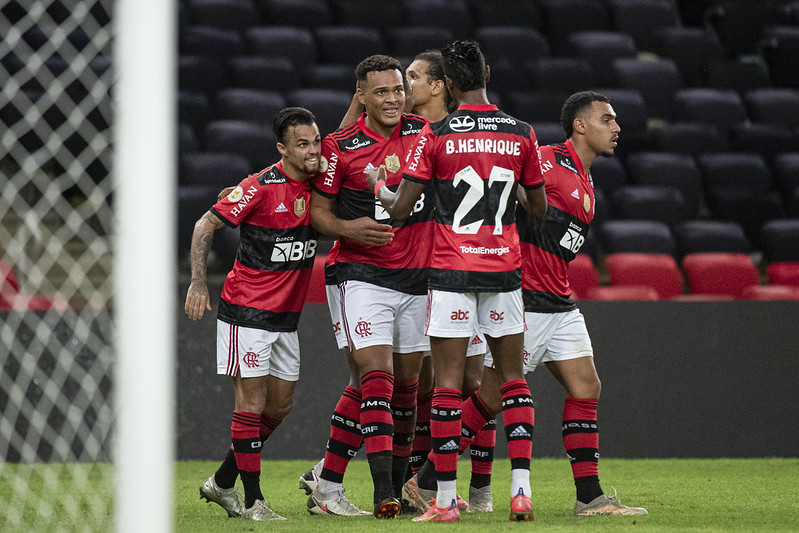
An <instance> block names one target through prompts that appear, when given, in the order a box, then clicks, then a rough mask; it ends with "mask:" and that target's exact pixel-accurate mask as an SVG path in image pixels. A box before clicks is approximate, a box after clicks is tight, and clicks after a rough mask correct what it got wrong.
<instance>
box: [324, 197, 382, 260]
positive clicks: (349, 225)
mask: <svg viewBox="0 0 799 533" xmlns="http://www.w3.org/2000/svg"><path fill="white" fill-rule="evenodd" d="M311 225H312V226H313V227H314V229H315V230H316V231H318V232H319V233H322V234H324V235H328V236H330V237H332V238H334V239H338V238H340V237H347V238H348V239H352V240H355V241H358V242H360V243H362V244H366V245H369V246H383V245H384V244H388V243H389V242H391V240H392V239H393V238H394V233H392V232H391V226H390V225H388V224H380V223H379V222H377V221H376V220H374V219H372V218H369V217H360V218H356V219H354V220H344V219H341V218H339V217H337V216H336V215H335V213H333V199H332V198H328V197H327V196H324V195H323V194H319V193H318V192H317V191H313V192H312V193H311Z"/></svg>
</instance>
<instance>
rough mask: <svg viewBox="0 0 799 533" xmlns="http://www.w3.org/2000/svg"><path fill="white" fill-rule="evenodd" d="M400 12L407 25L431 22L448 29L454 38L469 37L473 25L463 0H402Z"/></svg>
mask: <svg viewBox="0 0 799 533" xmlns="http://www.w3.org/2000/svg"><path fill="white" fill-rule="evenodd" d="M402 12H403V13H404V14H405V21H406V24H408V25H409V26H425V25H428V24H430V23H431V22H432V23H433V24H434V25H436V26H438V27H440V28H446V29H448V30H450V31H451V32H452V34H453V35H454V36H455V38H456V39H465V38H467V37H469V36H470V35H471V32H472V29H473V28H474V25H475V24H474V21H473V20H472V14H471V11H469V6H468V5H467V3H466V2H465V0H402ZM420 52H421V50H420Z"/></svg>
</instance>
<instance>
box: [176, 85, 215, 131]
mask: <svg viewBox="0 0 799 533" xmlns="http://www.w3.org/2000/svg"><path fill="white" fill-rule="evenodd" d="M210 118H211V104H210V102H209V101H208V95H206V93H204V92H200V91H188V90H185V89H179V90H178V120H179V121H180V122H182V123H184V124H188V125H190V126H191V127H192V128H194V132H195V134H196V133H198V132H202V131H203V128H205V124H206V122H208V120H209V119H210Z"/></svg>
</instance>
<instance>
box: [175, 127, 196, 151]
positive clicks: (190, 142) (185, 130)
mask: <svg viewBox="0 0 799 533" xmlns="http://www.w3.org/2000/svg"><path fill="white" fill-rule="evenodd" d="M199 149H200V140H199V139H198V138H197V133H196V132H195V131H194V128H193V127H192V126H191V125H190V124H187V123H185V122H179V123H178V153H179V154H185V153H187V152H196V151H197V150H199Z"/></svg>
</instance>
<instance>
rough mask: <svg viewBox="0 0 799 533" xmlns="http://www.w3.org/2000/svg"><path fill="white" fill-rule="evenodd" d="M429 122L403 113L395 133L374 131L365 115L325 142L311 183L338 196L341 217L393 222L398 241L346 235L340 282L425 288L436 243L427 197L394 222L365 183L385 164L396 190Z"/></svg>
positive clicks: (407, 289)
mask: <svg viewBox="0 0 799 533" xmlns="http://www.w3.org/2000/svg"><path fill="white" fill-rule="evenodd" d="M425 124H427V120H426V119H424V118H422V117H420V116H417V115H410V114H403V115H402V119H401V120H400V123H399V124H398V125H397V127H396V128H395V129H394V132H393V133H392V135H391V137H390V138H388V139H386V138H385V137H383V136H382V135H380V134H378V133H376V132H374V131H372V130H371V129H370V128H369V127H368V126H367V125H366V120H365V115H362V116H361V117H360V118H359V119H358V120H357V121H356V122H355V123H354V124H352V125H350V126H348V127H346V128H342V129H341V130H338V131H336V132H333V133H331V134H330V135H328V136H326V137H325V139H324V140H323V141H322V172H321V173H319V174H317V175H316V177H315V179H314V183H313V187H314V189H315V190H316V191H317V192H318V193H319V194H321V195H324V196H326V197H328V198H335V200H336V204H335V213H336V215H337V216H338V217H339V218H341V219H343V220H355V219H357V218H361V217H370V218H372V219H374V220H376V221H378V222H381V223H384V224H391V225H392V226H393V230H392V231H393V232H394V239H393V241H392V242H390V243H389V244H386V245H385V246H379V247H376V246H365V245H363V244H361V243H359V242H356V241H354V240H351V239H347V238H345V237H343V238H341V239H339V247H338V253H337V254H336V257H335V263H336V267H335V272H336V277H337V279H338V281H339V282H343V281H347V280H359V281H365V282H368V283H373V284H375V285H380V286H382V287H387V288H390V289H393V290H397V291H400V292H404V293H407V294H425V293H426V292H427V274H428V267H429V261H430V246H431V245H432V233H433V229H432V205H426V204H429V202H425V198H424V197H423V198H422V199H420V201H419V202H417V205H416V206H415V207H414V212H413V213H412V214H411V216H410V217H408V219H406V220H403V221H395V220H392V219H391V218H390V217H389V215H388V213H386V211H385V210H384V209H383V207H382V206H381V205H380V202H379V200H378V199H377V197H376V196H375V195H374V191H373V190H371V189H369V187H368V186H367V184H366V172H367V171H369V170H370V169H372V168H376V167H379V166H380V165H385V166H386V173H387V177H386V184H387V185H388V187H389V188H390V189H391V190H396V189H397V187H398V186H399V182H400V181H401V180H402V172H401V171H402V167H403V166H404V165H405V162H406V157H407V155H408V154H409V153H410V150H411V148H412V147H413V145H414V142H415V139H416V136H417V135H418V133H419V132H420V131H421V129H422V127H423V126H424V125H425Z"/></svg>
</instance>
